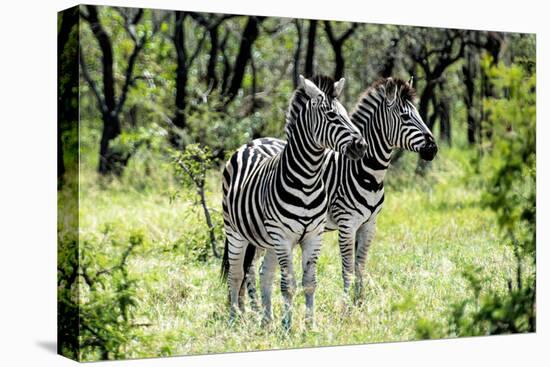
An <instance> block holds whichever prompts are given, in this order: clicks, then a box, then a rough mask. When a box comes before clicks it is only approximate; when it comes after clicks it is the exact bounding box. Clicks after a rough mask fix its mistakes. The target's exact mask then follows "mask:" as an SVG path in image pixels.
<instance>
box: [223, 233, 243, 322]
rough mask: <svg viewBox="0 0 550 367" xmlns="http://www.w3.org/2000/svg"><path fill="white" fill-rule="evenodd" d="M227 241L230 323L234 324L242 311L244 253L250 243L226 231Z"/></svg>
mask: <svg viewBox="0 0 550 367" xmlns="http://www.w3.org/2000/svg"><path fill="white" fill-rule="evenodd" d="M226 234H227V240H228V242H229V249H228V252H229V271H228V273H227V280H228V285H229V299H230V313H229V321H230V322H231V323H233V322H234V321H235V319H236V317H237V315H238V314H239V310H241V304H242V299H241V302H239V300H240V298H241V296H242V293H244V292H242V291H241V288H242V285H243V279H244V270H243V263H244V253H245V250H246V246H247V245H248V242H247V241H245V240H244V239H241V238H239V237H240V236H235V235H230V233H228V232H227V231H226Z"/></svg>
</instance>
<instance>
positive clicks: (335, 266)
mask: <svg viewBox="0 0 550 367" xmlns="http://www.w3.org/2000/svg"><path fill="white" fill-rule="evenodd" d="M416 159H417V157H416V156H415V155H412V154H410V153H407V154H405V155H404V156H403V158H402V159H401V160H400V161H399V162H398V164H397V167H392V168H391V169H390V171H389V172H388V174H387V182H388V184H387V186H386V201H385V203H384V208H383V210H382V213H381V214H380V216H379V220H378V230H377V235H376V238H375V240H374V243H373V245H372V246H371V249H370V252H369V256H368V261H367V264H366V268H367V285H366V289H367V292H366V299H365V302H364V303H363V305H361V306H360V307H353V308H351V309H346V307H345V305H344V302H343V297H342V280H341V263H340V255H339V250H338V246H337V236H336V233H328V234H326V235H325V236H324V244H323V249H322V252H321V256H320V259H319V265H318V269H317V271H318V291H317V296H316V327H315V328H313V329H308V328H306V327H305V324H304V311H305V305H304V299H303V292H302V291H301V290H300V289H298V292H297V295H296V297H295V312H296V316H295V318H294V320H295V323H294V325H293V327H292V329H291V330H290V331H289V332H286V331H285V330H284V329H283V328H282V327H281V325H280V316H281V313H282V312H281V307H282V302H281V301H282V297H281V295H280V292H279V289H278V284H279V283H278V279H277V282H276V285H275V288H274V289H275V292H274V315H275V321H274V322H273V324H272V325H270V326H269V327H267V328H266V327H262V326H261V323H260V316H259V315H257V314H255V313H253V312H252V311H251V310H248V312H247V313H246V315H245V317H244V318H243V319H242V320H241V321H239V322H237V323H236V324H235V325H233V326H229V323H228V305H227V288H226V285H225V284H222V283H221V281H220V277H219V268H220V263H219V260H217V259H215V258H213V257H212V256H211V253H210V252H209V242H208V232H207V231H208V229H207V227H206V224H205V223H204V220H203V217H202V213H201V209H200V207H198V206H197V205H196V203H195V201H194V198H193V195H183V196H181V197H179V198H178V199H176V200H175V201H174V200H172V201H171V200H170V197H171V192H173V191H174V190H181V188H179V187H177V184H176V181H175V180H174V178H173V172H172V170H171V168H170V167H169V165H168V163H167V162H164V161H163V160H162V159H159V158H158V157H154V156H152V157H149V158H148V159H147V160H144V159H133V160H132V161H131V164H130V166H129V167H128V169H127V170H126V171H125V174H124V176H123V177H122V178H120V179H115V180H109V181H106V180H103V179H100V178H99V177H98V176H97V175H96V173H95V172H94V170H93V167H92V166H91V165H84V166H83V167H84V168H83V170H82V182H81V200H82V201H81V206H80V225H81V233H80V236H81V239H83V240H87V241H90V242H95V243H98V242H99V241H100V240H101V238H100V237H101V236H102V233H104V229H105V226H108V227H109V230H110V235H111V236H113V238H127V237H128V234H129V233H135V232H136V231H138V232H139V233H141V234H143V243H142V245H141V246H140V247H139V248H136V250H135V253H134V255H133V256H132V257H130V258H129V259H128V271H129V273H130V274H131V276H132V278H133V279H135V280H136V281H137V291H136V292H137V293H136V295H135V300H136V302H135V307H134V310H133V311H134V319H133V321H132V322H133V325H134V326H135V327H134V330H135V332H134V333H133V334H132V339H131V340H129V341H128V342H127V343H126V344H125V345H124V346H123V348H124V355H125V356H126V357H136V358H137V357H155V356H159V355H161V356H170V355H180V354H202V353H218V352H230V351H231V352H234V351H250V350H259V349H261V350H264V349H278V348H301V347H311V346H326V345H343V344H355V343H373V342H387V341H403V340H411V339H414V338H415V328H416V324H417V321H418V320H419V319H420V318H424V317H428V318H430V319H431V320H437V319H440V320H445V319H447V318H448V317H449V315H448V306H449V305H450V304H453V303H456V302H459V301H460V300H461V299H463V298H465V297H467V296H469V292H471V290H470V288H469V287H468V284H467V281H466V280H465V279H464V278H463V276H462V272H463V271H464V269H466V268H472V267H473V268H475V269H477V272H478V274H479V276H480V278H482V279H484V282H485V287H484V288H483V289H484V291H495V292H505V291H506V289H507V284H506V279H508V278H509V277H510V274H512V272H513V269H514V259H513V254H512V253H511V251H510V249H509V248H508V247H506V246H503V245H502V244H501V243H500V241H499V236H498V233H497V231H498V229H497V226H496V221H495V217H494V214H493V213H492V212H491V211H490V210H487V209H483V208H482V207H481V205H480V198H481V194H482V192H481V188H480V185H478V184H476V182H475V180H474V179H472V180H469V179H468V174H469V172H470V171H469V170H470V168H469V166H468V156H467V154H466V155H465V154H464V152H463V151H460V152H458V151H456V150H453V149H449V148H444V149H443V150H442V151H441V153H440V155H439V157H438V158H437V159H436V160H435V161H434V163H433V164H432V167H431V169H430V170H429V172H428V174H427V175H426V176H425V177H418V176H416V175H415V174H414V167H415V164H416ZM145 164H147V167H145V166H144V165H145ZM145 170H147V171H148V172H149V175H147V176H145V175H144V173H143V172H145ZM220 177H221V173H220V172H219V171H217V170H215V171H212V172H211V174H210V176H209V179H208V190H207V200H208V203H209V206H210V207H211V208H212V209H213V212H214V216H215V217H217V218H218V223H219V222H220V221H219V217H220V216H221V186H220ZM472 177H474V176H472ZM183 190H184V191H185V190H188V191H190V190H192V189H191V188H184V189H183ZM119 242H121V241H118V242H117V241H111V242H107V243H105V245H104V246H103V247H101V248H98V247H97V246H95V247H90V249H89V251H99V252H101V254H103V255H101V256H109V255H112V256H114V254H120V252H121V251H123V250H124V249H123V248H117V246H116V244H117V243H119ZM299 251H300V250H299V249H297V253H295V261H296V267H295V269H301V266H300V265H299V258H300V256H299V254H298V252H299ZM89 255H90V256H93V255H94V254H93V253H90V254H89ZM98 256H99V254H98ZM532 271H533V269H527V272H532ZM297 278H298V279H297V280H298V284H300V278H301V274H300V271H297ZM445 336H448V337H452V336H454V335H445ZM97 357H98V356H97V355H89V356H84V359H88V360H93V359H96V358H97Z"/></svg>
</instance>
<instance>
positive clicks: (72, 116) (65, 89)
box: [57, 8, 78, 184]
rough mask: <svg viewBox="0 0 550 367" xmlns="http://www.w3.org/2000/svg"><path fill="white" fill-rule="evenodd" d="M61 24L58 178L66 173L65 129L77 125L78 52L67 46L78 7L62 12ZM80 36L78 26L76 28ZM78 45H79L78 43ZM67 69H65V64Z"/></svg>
mask: <svg viewBox="0 0 550 367" xmlns="http://www.w3.org/2000/svg"><path fill="white" fill-rule="evenodd" d="M60 16H61V26H60V29H59V32H58V34H57V75H58V82H57V179H58V183H59V184H60V183H61V179H62V177H63V175H64V174H65V161H64V158H63V139H62V135H63V131H65V130H69V129H71V128H72V126H71V125H72V124H75V125H74V126H77V123H78V121H77V120H78V108H75V107H74V105H73V102H74V101H75V99H76V98H78V91H77V89H76V88H73V87H74V86H77V85H78V61H77V58H78V53H76V54H75V55H71V54H70V53H69V51H72V50H66V49H65V46H66V44H67V42H68V41H69V36H70V35H71V32H74V31H73V28H74V27H75V26H77V25H78V8H74V9H68V10H66V11H64V12H63V13H61V15H60ZM75 31H76V32H77V33H76V34H77V37H78V28H77V29H76V30H75ZM76 47H78V46H77V45H76ZM64 63H65V65H66V69H65V70H64V69H63V65H64ZM62 75H68V76H69V77H70V79H69V81H68V82H67V83H65V84H61V76H62Z"/></svg>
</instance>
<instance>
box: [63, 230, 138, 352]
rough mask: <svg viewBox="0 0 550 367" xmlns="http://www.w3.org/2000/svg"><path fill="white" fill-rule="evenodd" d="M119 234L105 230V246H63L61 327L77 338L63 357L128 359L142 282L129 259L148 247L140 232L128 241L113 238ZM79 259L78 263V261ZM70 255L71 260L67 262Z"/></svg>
mask: <svg viewBox="0 0 550 367" xmlns="http://www.w3.org/2000/svg"><path fill="white" fill-rule="evenodd" d="M115 230H116V228H115V227H114V226H112V225H105V226H104V228H103V233H102V238H101V240H100V241H98V242H96V241H95V240H92V239H89V240H81V241H79V245H78V252H75V251H73V250H74V249H75V248H76V246H77V242H76V239H74V238H73V239H67V238H63V239H61V240H60V243H59V246H60V250H61V251H60V254H61V259H60V263H59V264H60V266H59V268H58V303H59V307H60V312H59V323H60V325H62V329H63V327H66V326H67V325H75V324H76V325H77V327H76V328H75V329H72V330H69V329H67V330H63V331H64V332H66V333H71V332H72V333H74V335H71V336H70V337H71V338H73V339H71V338H69V335H67V336H66V339H65V340H68V341H71V342H74V343H65V344H64V345H61V346H60V351H61V352H62V354H64V355H67V356H69V357H72V358H76V359H78V360H79V361H89V360H98V359H118V358H124V357H125V356H126V355H127V354H126V353H127V348H128V345H129V343H131V341H132V339H133V337H134V336H135V324H134V315H135V309H136V305H137V303H136V295H137V289H138V286H139V285H138V281H137V279H135V278H134V277H133V276H132V275H131V274H130V272H129V270H128V260H129V257H130V256H131V255H132V254H133V253H135V251H136V248H138V247H140V246H142V245H143V242H144V236H143V234H142V233H141V232H140V231H136V232H133V233H131V234H130V235H129V238H128V240H127V241H123V242H121V241H119V240H118V239H117V238H116V237H114V236H113V232H114V231H115ZM74 254H78V255H79V256H78V259H77V258H76V257H74V256H73V255H74ZM67 255H68V256H67Z"/></svg>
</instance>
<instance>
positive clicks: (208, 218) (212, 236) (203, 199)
mask: <svg viewBox="0 0 550 367" xmlns="http://www.w3.org/2000/svg"><path fill="white" fill-rule="evenodd" d="M197 191H198V194H199V197H200V200H201V206H202V210H203V212H204V218H205V219H206V224H207V226H208V233H209V235H210V246H211V247H212V253H213V254H214V256H215V257H218V258H219V257H220V254H218V249H217V242H216V233H215V232H214V230H215V228H214V224H213V223H212V217H211V216H210V210H208V206H207V205H206V197H205V194H204V185H203V186H199V187H198V190H197Z"/></svg>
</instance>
